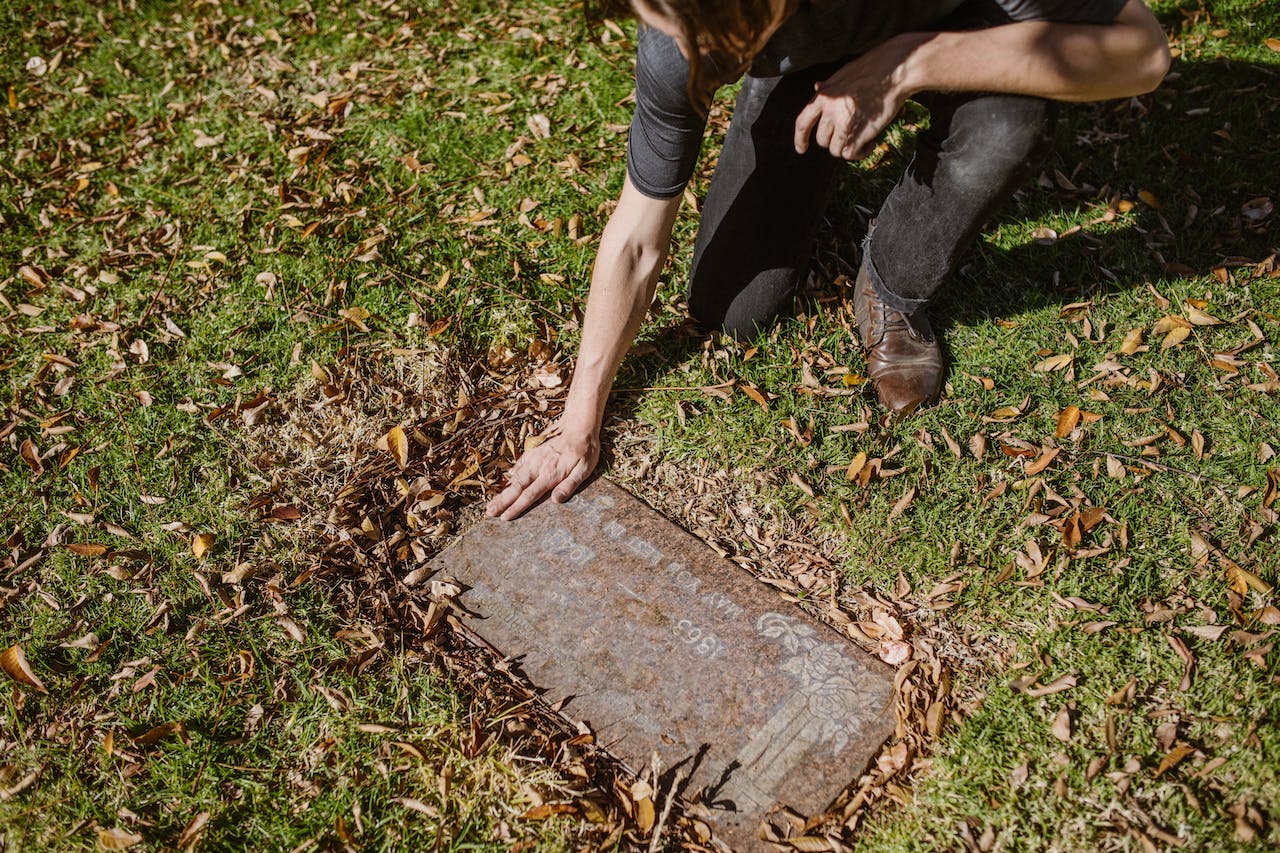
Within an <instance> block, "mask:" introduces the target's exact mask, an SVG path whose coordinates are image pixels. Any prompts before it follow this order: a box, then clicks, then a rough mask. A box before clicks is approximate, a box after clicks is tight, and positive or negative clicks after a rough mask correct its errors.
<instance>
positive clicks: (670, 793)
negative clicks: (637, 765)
mask: <svg viewBox="0 0 1280 853" xmlns="http://www.w3.org/2000/svg"><path fill="white" fill-rule="evenodd" d="M685 776H686V774H685V772H684V770H677V771H676V775H675V778H674V779H672V780H671V787H670V788H668V789H667V798H666V801H665V802H664V803H663V804H662V814H660V815H659V816H658V822H657V823H656V824H654V827H653V836H652V837H651V838H650V839H649V853H658V845H659V843H660V842H661V841H662V830H663V828H664V827H665V826H666V825H667V818H669V817H671V807H672V806H673V805H675V801H676V791H678V790H680V784H681V783H682V782H684V780H685ZM654 781H655V782H656V781H658V780H657V779H656V778H655V779H654Z"/></svg>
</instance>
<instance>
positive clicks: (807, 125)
mask: <svg viewBox="0 0 1280 853" xmlns="http://www.w3.org/2000/svg"><path fill="white" fill-rule="evenodd" d="M820 118H822V105H821V104H819V103H818V99H817V97H816V96H815V97H814V99H813V100H812V101H810V102H809V103H808V104H807V105H806V106H805V108H804V109H803V110H801V111H800V115H798V116H796V132H795V138H794V140H793V141H794V143H795V148H796V153H797V154H803V153H805V152H806V151H808V150H809V135H810V134H812V133H813V128H814V126H815V125H817V123H818V119H820Z"/></svg>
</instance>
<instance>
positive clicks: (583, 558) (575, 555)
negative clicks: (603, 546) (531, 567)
mask: <svg viewBox="0 0 1280 853" xmlns="http://www.w3.org/2000/svg"><path fill="white" fill-rule="evenodd" d="M543 544H544V547H545V550H546V551H547V552H549V554H550V555H551V556H554V557H559V558H562V559H565V560H568V561H569V562H570V563H572V564H573V565H575V566H583V565H586V564H587V563H589V562H591V560H592V559H593V558H594V557H595V555H596V552H595V550H593V549H592V548H590V547H589V546H587V545H584V544H582V543H581V542H577V541H575V540H574V538H573V535H572V534H571V533H570V532H569V531H568V529H567V528H564V527H556V528H553V529H552V530H551V532H550V533H548V534H547V538H546V541H545V542H544V543H543Z"/></svg>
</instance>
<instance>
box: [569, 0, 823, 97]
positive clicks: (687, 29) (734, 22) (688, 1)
mask: <svg viewBox="0 0 1280 853" xmlns="http://www.w3.org/2000/svg"><path fill="white" fill-rule="evenodd" d="M639 2H642V3H643V4H644V5H645V6H646V7H647V8H649V9H651V10H653V12H654V13H656V14H658V15H660V16H661V17H663V18H665V19H666V20H668V21H671V22H672V23H673V24H675V26H676V28H677V29H678V30H679V31H680V41H681V42H682V47H683V48H684V51H685V53H686V54H687V55H688V56H689V100H690V102H691V103H692V104H693V105H694V106H695V107H697V108H698V109H699V110H701V111H702V112H704V113H705V112H706V111H707V109H709V108H710V106H711V96H712V95H713V94H715V90H716V87H717V86H720V85H722V84H724V83H729V82H732V81H733V80H735V79H737V78H738V77H739V76H741V75H742V74H743V73H744V72H745V71H746V70H747V66H748V65H750V63H751V56H750V53H749V51H750V50H751V48H752V47H753V46H754V45H755V44H756V42H758V41H759V40H760V36H761V35H762V34H763V33H764V31H765V30H766V29H768V27H769V25H770V24H772V23H773V21H774V15H775V11H774V5H773V0H639ZM634 3H635V0H583V12H584V13H585V15H586V19H587V25H588V26H589V27H590V28H592V29H593V30H594V29H595V28H596V27H598V26H599V24H600V23H601V22H602V21H604V20H605V19H606V18H634V17H636V13H635V8H634ZM797 3H798V0H788V1H787V11H788V12H790V11H791V9H792V8H793V7H794V6H796V5H797Z"/></svg>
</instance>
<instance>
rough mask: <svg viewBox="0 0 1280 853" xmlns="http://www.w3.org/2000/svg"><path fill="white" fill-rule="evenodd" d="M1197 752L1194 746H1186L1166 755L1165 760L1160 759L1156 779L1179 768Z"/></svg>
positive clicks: (1177, 747)
mask: <svg viewBox="0 0 1280 853" xmlns="http://www.w3.org/2000/svg"><path fill="white" fill-rule="evenodd" d="M1195 751H1196V749H1195V747H1194V746H1187V745H1186V744H1182V745H1181V746H1175V747H1174V748H1173V749H1171V750H1169V752H1168V753H1166V754H1165V756H1164V758H1162V759H1160V766H1159V767H1157V768H1156V777H1157V778H1159V777H1161V776H1163V775H1164V774H1165V773H1167V772H1169V771H1170V770H1172V769H1173V768H1174V767H1177V766H1178V765H1179V764H1181V763H1182V760H1183V759H1184V758H1186V757H1187V756H1188V755H1191V754H1193V753H1194V752H1195Z"/></svg>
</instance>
